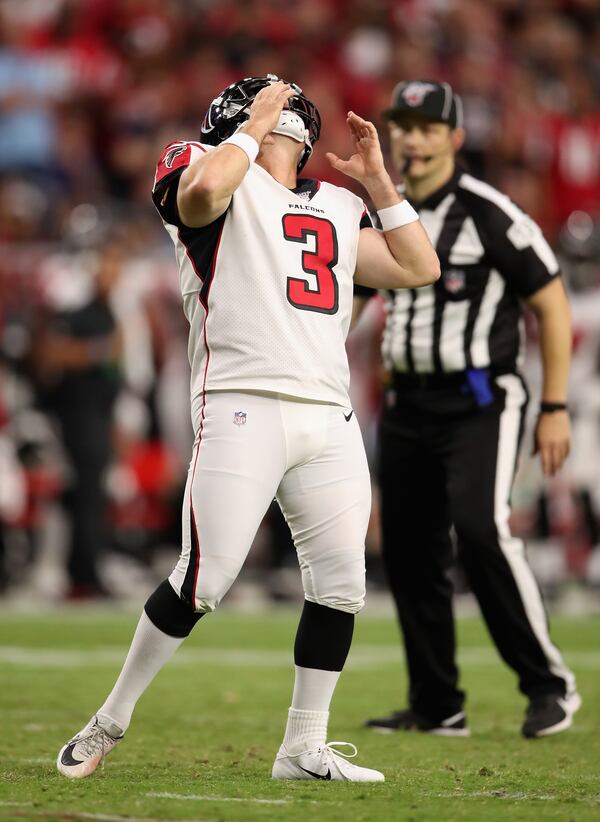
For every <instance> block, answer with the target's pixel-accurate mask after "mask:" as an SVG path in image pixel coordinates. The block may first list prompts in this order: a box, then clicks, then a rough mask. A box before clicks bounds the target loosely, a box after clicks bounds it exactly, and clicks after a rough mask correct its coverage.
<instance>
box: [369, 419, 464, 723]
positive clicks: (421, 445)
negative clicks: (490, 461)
mask: <svg viewBox="0 0 600 822" xmlns="http://www.w3.org/2000/svg"><path fill="white" fill-rule="evenodd" d="M450 425H451V423H450V422H448V423H445V426H446V427H448V428H449V427H450ZM433 430H434V429H433ZM435 445H436V443H435V438H434V436H433V433H432V432H428V430H427V428H426V426H425V425H424V424H423V421H422V419H421V416H419V418H418V419H416V418H415V416H414V413H407V414H400V413H398V412H397V411H396V410H393V411H389V412H387V413H386V414H385V415H384V419H383V421H382V424H381V426H380V439H379V488H380V503H381V529H382V558H383V562H384V566H385V569H386V574H387V577H388V581H389V585H390V590H391V592H392V595H393V597H394V602H395V605H396V610H397V613H398V618H399V621H400V626H401V628H402V634H403V639H404V646H405V651H406V660H407V666H408V674H409V705H408V708H407V709H404V710H395V711H394V712H393V713H391V714H390V715H388V716H382V717H380V718H375V719H372V720H369V721H368V722H367V726H368V727H371V728H373V729H375V730H377V731H380V732H382V733H391V732H393V731H396V730H410V729H417V730H421V731H427V732H429V733H438V734H444V735H454V736H465V735H466V734H467V733H468V730H467V728H466V722H465V716H464V713H463V703H464V692H463V691H462V690H460V689H459V688H458V669H457V667H456V662H455V653H456V639H455V628H454V615H453V610H452V594H453V591H452V584H451V581H450V577H449V574H448V572H449V569H450V566H451V565H452V561H453V556H452V545H451V542H450V535H449V530H450V518H449V511H448V501H447V495H446V477H445V472H444V468H443V464H442V461H441V458H440V455H439V454H437V452H436V450H435Z"/></svg>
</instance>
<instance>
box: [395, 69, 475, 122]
mask: <svg viewBox="0 0 600 822" xmlns="http://www.w3.org/2000/svg"><path fill="white" fill-rule="evenodd" d="M409 114H421V115H422V116H423V117H427V118H428V119H429V120H432V121H433V122H437V123H447V124H448V125H449V126H450V128H462V124H463V107H462V100H461V99H460V97H459V95H458V94H456V93H455V92H454V91H453V90H452V87H451V86H450V85H449V84H448V83H435V82H433V80H407V81H405V82H402V83H398V85H397V86H396V88H395V89H394V90H393V92H392V100H391V106H390V107H389V108H387V109H385V111H383V112H382V116H383V117H384V118H385V119H386V120H392V121H394V122H401V121H402V118H403V117H404V116H406V115H409Z"/></svg>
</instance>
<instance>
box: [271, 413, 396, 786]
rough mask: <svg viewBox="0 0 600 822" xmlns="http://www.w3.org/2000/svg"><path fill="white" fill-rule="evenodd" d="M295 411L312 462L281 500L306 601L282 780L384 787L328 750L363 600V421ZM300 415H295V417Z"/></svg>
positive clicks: (286, 482) (303, 465)
mask: <svg viewBox="0 0 600 822" xmlns="http://www.w3.org/2000/svg"><path fill="white" fill-rule="evenodd" d="M305 405H306V407H305V408H301V407H298V406H296V407H293V406H291V407H289V408H288V409H287V412H288V418H287V422H288V425H287V428H288V431H297V432H298V443H296V444H294V443H292V448H291V449H290V450H291V451H293V450H294V447H298V448H299V453H300V452H301V450H302V449H303V450H304V456H303V457H300V459H298V460H297V461H296V464H295V466H294V467H292V468H290V469H289V470H288V471H287V472H286V475H285V477H284V479H283V480H282V483H281V485H280V487H279V491H278V501H279V503H280V505H281V507H282V510H283V512H284V514H285V517H286V519H287V521H288V524H289V526H290V529H291V531H292V535H293V537H294V543H295V545H296V549H297V552H298V558H299V562H300V568H301V571H302V580H303V585H304V591H305V597H306V601H305V604H304V609H303V612H302V616H301V619H300V623H299V626H298V631H297V635H296V642H295V646H294V661H295V683H294V692H293V696H292V705H291V707H290V709H289V712H288V721H287V727H286V731H285V736H284V740H283V743H282V745H281V748H280V750H279V753H278V755H277V758H276V760H275V764H274V766H273V777H274V778H276V779H334V780H347V781H382V780H383V775H382V774H381V773H379V772H378V771H373V770H371V769H368V768H359V767H357V766H353V765H351V764H350V763H348V762H347V761H346V760H345V759H343V758H342V757H341V756H340V755H339V754H338V753H337V752H335V751H334V750H332V749H331V748H330V747H329V746H327V744H326V737H327V724H328V718H329V705H330V702H331V698H332V696H333V692H334V689H335V686H336V684H337V681H338V678H339V675H340V672H341V671H342V668H343V667H344V663H345V661H346V657H347V655H348V651H349V650H350V644H351V641H352V633H353V629H354V615H355V613H357V612H358V611H359V610H360V609H361V608H362V605H363V602H364V591H365V563H364V539H365V534H366V530H367V524H368V520H369V512H370V501H371V486H370V477H369V470H368V466H367V461H366V457H365V453H364V447H363V443H362V438H361V434H360V429H359V427H358V423H357V422H356V418H355V417H352V418H351V419H350V420H349V421H346V420H345V418H344V409H342V408H338V407H333V406H315V405H307V404H305ZM296 416H297V417H298V419H297V420H296V419H294V417H296Z"/></svg>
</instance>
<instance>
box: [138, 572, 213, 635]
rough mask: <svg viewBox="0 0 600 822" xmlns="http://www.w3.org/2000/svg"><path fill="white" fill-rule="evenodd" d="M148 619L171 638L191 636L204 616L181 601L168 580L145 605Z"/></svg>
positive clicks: (162, 583) (161, 584) (151, 595)
mask: <svg viewBox="0 0 600 822" xmlns="http://www.w3.org/2000/svg"><path fill="white" fill-rule="evenodd" d="M144 611H145V612H146V616H147V617H148V619H149V620H150V621H151V622H152V623H153V624H154V625H155V626H156V627H157V628H158V630H159V631H162V632H163V633H165V634H168V635H169V636H174V637H182V636H189V635H190V633H191V632H192V628H193V627H194V625H195V624H196V623H197V622H198V620H199V619H200V617H201V616H204V614H201V613H198V612H197V611H193V610H192V607H191V605H188V604H187V603H186V602H184V601H183V600H181V599H180V598H179V597H178V596H177V594H176V593H175V591H174V590H173V588H172V587H171V583H170V582H169V580H168V579H165V580H164V581H163V582H161V583H160V585H159V586H158V588H157V589H156V591H154V593H153V594H150V596H149V597H148V601H147V602H146V604H145V605H144Z"/></svg>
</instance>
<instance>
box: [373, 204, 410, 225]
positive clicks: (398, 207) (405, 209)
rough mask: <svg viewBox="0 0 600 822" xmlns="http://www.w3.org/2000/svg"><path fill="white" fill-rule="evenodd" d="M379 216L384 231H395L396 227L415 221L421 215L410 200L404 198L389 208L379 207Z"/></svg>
mask: <svg viewBox="0 0 600 822" xmlns="http://www.w3.org/2000/svg"><path fill="white" fill-rule="evenodd" d="M377 216H378V217H379V220H380V221H381V228H382V229H383V230H384V231H393V230H394V229H395V228H402V226H403V225H408V224H409V223H415V222H416V221H417V220H418V219H419V215H418V214H417V212H416V211H415V210H414V208H413V207H412V206H411V204H410V203H409V202H408V200H402V202H401V203H395V204H394V205H392V206H388V207H387V208H381V209H379V211H378V212H377Z"/></svg>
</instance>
